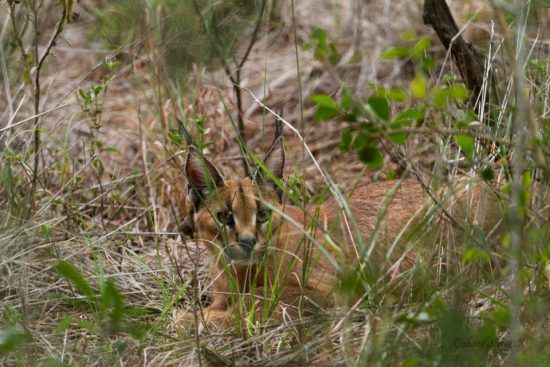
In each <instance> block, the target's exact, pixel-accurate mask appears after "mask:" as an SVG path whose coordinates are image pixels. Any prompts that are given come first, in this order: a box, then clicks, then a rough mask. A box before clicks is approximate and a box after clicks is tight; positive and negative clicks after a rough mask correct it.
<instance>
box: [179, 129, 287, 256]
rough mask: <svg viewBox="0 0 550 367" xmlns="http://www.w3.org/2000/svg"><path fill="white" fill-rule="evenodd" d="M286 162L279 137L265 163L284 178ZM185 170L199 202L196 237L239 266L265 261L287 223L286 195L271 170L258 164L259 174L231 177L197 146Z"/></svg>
mask: <svg viewBox="0 0 550 367" xmlns="http://www.w3.org/2000/svg"><path fill="white" fill-rule="evenodd" d="M284 164H285V154H284V149H283V144H282V140H281V138H280V136H276V139H275V141H274V142H273V144H272V146H271V148H270V149H269V151H268V153H267V155H266V157H265V159H264V162H263V166H264V167H265V168H266V169H267V170H269V171H270V172H271V174H272V175H273V177H275V178H277V179H281V177H282V174H283V169H284ZM185 175H186V177H187V181H188V183H189V186H190V190H189V192H190V196H191V201H192V202H193V203H192V205H193V207H194V209H193V210H192V215H193V227H194V228H193V230H194V237H195V239H196V240H197V241H199V242H200V243H202V244H204V245H205V246H207V247H208V248H210V249H211V250H213V251H214V253H216V254H217V255H218V256H223V257H224V258H225V260H226V261H228V262H230V263H232V264H233V265H236V266H241V265H252V264H255V263H257V262H258V261H259V260H261V259H262V258H263V256H264V254H266V252H268V251H269V249H270V243H271V239H272V238H273V236H274V235H275V234H277V233H278V228H279V227H280V223H281V218H280V216H279V215H278V212H280V211H279V210H278V209H277V208H279V207H280V196H281V195H280V191H279V189H278V188H277V186H276V184H275V183H274V182H273V181H272V180H271V179H269V178H268V176H269V175H266V174H263V173H262V170H261V169H258V171H257V173H256V174H255V175H254V177H253V178H249V177H246V178H237V179H225V178H224V177H223V176H222V174H221V173H220V171H219V170H218V169H216V167H215V166H214V165H213V164H212V163H211V162H209V161H208V160H207V159H206V158H205V157H204V156H203V155H202V154H201V153H200V151H199V149H198V148H196V147H195V146H192V145H191V146H190V147H189V153H188V155H187V161H186V164H185ZM274 209H275V210H274Z"/></svg>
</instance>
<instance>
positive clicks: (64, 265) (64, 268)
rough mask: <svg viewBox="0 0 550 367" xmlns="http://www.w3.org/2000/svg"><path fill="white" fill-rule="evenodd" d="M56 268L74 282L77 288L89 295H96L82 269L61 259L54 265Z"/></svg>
mask: <svg viewBox="0 0 550 367" xmlns="http://www.w3.org/2000/svg"><path fill="white" fill-rule="evenodd" d="M54 269H55V270H56V271H57V272H58V273H59V274H60V275H62V276H63V277H64V278H65V279H67V280H68V281H69V282H71V283H72V284H74V286H75V287H76V289H77V290H78V291H79V292H80V293H82V294H84V295H85V296H88V297H90V298H91V297H93V296H94V291H93V290H92V287H91V286H90V284H89V283H88V282H87V281H86V279H84V276H82V273H81V272H80V270H78V269H77V268H76V267H75V266H74V265H73V264H71V263H69V262H67V261H60V262H59V263H58V264H57V265H55V266H54Z"/></svg>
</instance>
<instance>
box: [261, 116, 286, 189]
mask: <svg viewBox="0 0 550 367" xmlns="http://www.w3.org/2000/svg"><path fill="white" fill-rule="evenodd" d="M279 114H281V113H279ZM282 133H283V122H282V121H281V120H279V119H277V121H276V125H275V138H274V139H273V143H272V144H271V146H270V147H269V149H268V151H267V154H266V156H265V158H264V166H265V167H266V168H267V169H268V170H269V171H270V172H271V173H272V174H273V176H274V177H275V178H276V179H278V180H281V179H282V178H283V171H284V169H285V149H284V146H283V138H282ZM263 176H264V178H265V179H266V181H265V182H266V184H267V185H268V187H269V188H270V189H272V190H274V191H276V192H277V194H278V196H279V198H281V194H282V193H281V191H280V190H279V187H278V186H277V185H276V184H275V182H273V180H271V179H270V178H268V177H265V176H266V175H263Z"/></svg>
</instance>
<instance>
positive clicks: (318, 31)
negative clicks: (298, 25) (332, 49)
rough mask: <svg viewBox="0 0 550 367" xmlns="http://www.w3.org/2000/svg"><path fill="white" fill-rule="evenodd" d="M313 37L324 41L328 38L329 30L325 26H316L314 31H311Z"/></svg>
mask: <svg viewBox="0 0 550 367" xmlns="http://www.w3.org/2000/svg"><path fill="white" fill-rule="evenodd" d="M311 38H313V39H315V40H317V41H318V42H324V41H326V39H327V32H326V31H325V30H324V29H323V28H319V27H315V28H313V31H311Z"/></svg>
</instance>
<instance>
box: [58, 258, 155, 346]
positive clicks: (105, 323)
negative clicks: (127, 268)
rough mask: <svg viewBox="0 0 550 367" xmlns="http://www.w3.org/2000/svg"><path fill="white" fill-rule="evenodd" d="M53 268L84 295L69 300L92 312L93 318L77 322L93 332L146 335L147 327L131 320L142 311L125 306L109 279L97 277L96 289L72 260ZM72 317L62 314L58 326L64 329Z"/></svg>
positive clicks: (70, 322)
mask: <svg viewBox="0 0 550 367" xmlns="http://www.w3.org/2000/svg"><path fill="white" fill-rule="evenodd" d="M54 269H55V271H56V272H57V273H58V274H59V275H61V276H62V277H63V278H64V279H65V280H67V281H68V282H69V283H70V284H72V285H73V286H74V287H75V290H76V291H77V292H78V293H80V294H82V295H83V296H84V298H83V299H81V298H80V297H76V298H74V299H72V301H73V302H74V303H75V304H76V305H79V304H80V305H81V306H83V307H84V308H85V309H86V310H88V311H91V312H93V315H94V318H95V321H91V320H82V321H80V322H79V323H78V325H79V326H80V327H82V328H84V329H86V330H87V331H88V332H90V333H92V334H97V335H102V336H109V335H116V334H117V333H120V332H126V333H129V334H130V335H132V336H133V337H134V338H138V339H140V338H143V337H145V336H146V335H147V331H148V327H147V325H145V324H143V323H142V322H138V321H133V320H132V318H134V317H136V316H139V315H141V314H143V313H144V311H143V310H142V309H140V308H138V307H132V306H126V305H125V303H124V299H123V298H122V295H121V294H120V292H119V290H118V289H117V287H116V286H115V284H114V282H113V281H112V280H111V279H107V280H105V281H103V280H100V281H99V283H98V286H99V292H96V291H95V290H94V289H93V287H92V286H91V284H90V283H89V282H88V281H87V280H86V278H85V277H84V275H83V274H82V272H81V271H80V270H79V269H78V268H77V267H75V266H74V265H73V264H71V263H69V262H66V261H61V262H59V263H58V264H57V265H56V266H55V267H54ZM73 321H74V319H73V318H72V317H68V318H65V319H63V320H61V321H60V323H59V324H58V329H61V330H65V329H67V328H69V325H71V324H72V323H73Z"/></svg>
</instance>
